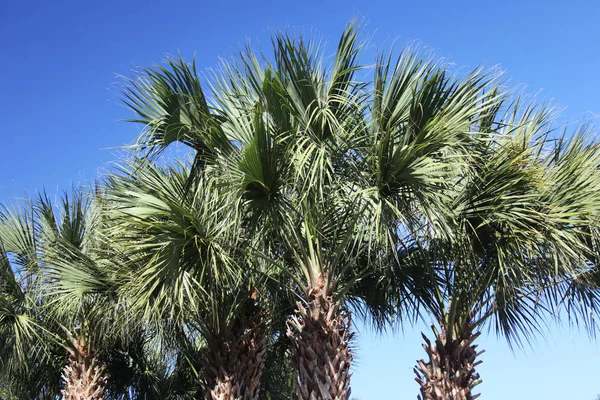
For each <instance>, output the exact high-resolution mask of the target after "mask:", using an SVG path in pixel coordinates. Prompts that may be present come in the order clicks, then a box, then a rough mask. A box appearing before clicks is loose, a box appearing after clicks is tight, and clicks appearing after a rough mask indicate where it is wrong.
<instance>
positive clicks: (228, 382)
mask: <svg viewBox="0 0 600 400" xmlns="http://www.w3.org/2000/svg"><path fill="white" fill-rule="evenodd" d="M218 353H219V354H218V359H216V360H215V362H214V363H213V365H219V367H218V368H210V369H209V370H208V371H207V376H206V378H207V388H206V390H205V393H204V398H205V399H206V400H258V399H259V395H260V381H261V378H262V374H263V371H264V364H265V357H266V353H267V336H266V333H265V330H264V327H262V326H256V327H254V329H252V330H248V331H246V332H245V333H244V334H242V335H240V336H239V337H237V338H236V339H233V340H229V341H226V342H224V343H223V344H222V345H221V346H220V349H219V350H218Z"/></svg>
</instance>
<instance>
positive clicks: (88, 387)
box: [62, 338, 108, 400]
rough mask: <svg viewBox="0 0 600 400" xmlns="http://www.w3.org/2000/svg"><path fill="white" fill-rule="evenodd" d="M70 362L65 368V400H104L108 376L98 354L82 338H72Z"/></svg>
mask: <svg viewBox="0 0 600 400" xmlns="http://www.w3.org/2000/svg"><path fill="white" fill-rule="evenodd" d="M67 351H68V352H69V363H68V364H67V366H66V367H65V368H64V370H63V375H62V379H63V382H64V388H63V390H62V395H63V399H64V400H102V399H103V398H104V390H105V388H106V382H107V380H108V377H107V376H106V374H105V373H104V366H103V365H102V363H101V362H100V360H99V359H98V354H97V353H96V352H95V351H94V350H92V349H91V348H90V346H89V345H86V344H85V343H84V341H83V340H81V339H73V338H71V346H69V347H67Z"/></svg>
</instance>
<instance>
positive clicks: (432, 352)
mask: <svg viewBox="0 0 600 400" xmlns="http://www.w3.org/2000/svg"><path fill="white" fill-rule="evenodd" d="M432 328H433V331H434V334H435V341H434V342H433V343H432V342H431V341H430V340H429V339H428V338H427V337H426V336H425V335H424V334H422V335H423V339H425V342H426V343H427V344H423V348H424V349H425V351H426V352H427V355H428V356H429V362H427V363H426V362H425V361H424V360H420V361H418V362H417V366H416V368H415V370H414V371H415V373H416V374H417V378H415V380H416V381H417V382H418V383H419V385H421V395H420V396H419V399H420V400H473V399H476V398H477V397H479V394H475V395H474V394H472V393H471V392H472V390H473V388H474V387H475V386H477V385H478V384H479V383H481V379H479V374H478V373H477V372H475V367H476V366H477V365H479V364H481V361H475V360H476V358H477V357H478V356H479V355H480V354H481V353H483V351H481V352H479V353H478V352H477V351H476V348H477V345H473V342H474V341H475V339H477V337H478V336H479V332H477V333H473V327H472V326H471V325H470V324H466V325H465V326H464V327H463V328H462V329H461V330H460V332H459V334H458V335H453V336H452V339H451V340H448V338H447V335H446V330H445V328H444V327H443V325H442V331H441V332H438V331H437V330H436V329H435V327H432Z"/></svg>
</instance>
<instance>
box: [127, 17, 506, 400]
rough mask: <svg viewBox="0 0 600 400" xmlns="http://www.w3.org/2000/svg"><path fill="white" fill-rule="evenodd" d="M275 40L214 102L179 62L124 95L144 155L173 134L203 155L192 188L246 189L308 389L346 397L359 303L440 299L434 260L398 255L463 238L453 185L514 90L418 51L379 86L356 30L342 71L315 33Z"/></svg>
mask: <svg viewBox="0 0 600 400" xmlns="http://www.w3.org/2000/svg"><path fill="white" fill-rule="evenodd" d="M273 45H274V50H275V52H274V57H273V63H269V62H267V61H264V62H263V61H260V58H259V57H258V56H256V55H255V54H254V53H253V52H252V51H250V50H249V51H247V52H244V53H242V55H241V58H240V60H239V62H236V63H232V64H225V65H224V66H223V69H222V73H221V74H216V75H215V76H214V77H213V79H211V81H210V83H209V85H210V87H211V96H210V97H209V98H208V97H207V96H205V94H204V92H203V90H202V88H201V85H200V79H199V78H198V76H197V73H196V70H195V66H194V65H191V66H190V65H188V64H186V63H185V62H184V61H182V60H180V61H170V62H169V67H170V69H166V68H150V69H146V70H144V72H143V74H142V76H141V77H139V78H137V79H132V80H130V81H129V86H128V88H127V89H126V92H125V95H126V103H127V104H128V105H129V106H130V108H131V109H132V110H133V111H134V112H135V114H136V115H137V118H136V121H137V122H141V123H143V124H144V125H145V126H146V129H145V131H144V132H143V134H142V135H141V136H140V138H139V140H138V143H137V149H138V151H139V150H142V151H143V152H146V153H147V154H150V155H152V154H156V153H157V152H160V151H162V150H163V149H164V148H166V147H167V146H169V145H170V144H171V143H173V142H175V141H179V142H181V143H184V144H186V145H188V146H190V147H191V148H192V149H193V150H195V158H194V162H193V165H192V173H191V179H190V180H189V181H188V186H189V187H194V185H198V182H201V183H202V184H206V182H207V177H210V179H209V181H212V182H215V184H214V186H213V187H212V188H211V190H212V191H213V192H212V193H213V197H215V198H220V197H232V198H233V199H234V200H235V202H234V203H235V204H236V207H235V210H236V211H235V212H236V214H235V216H234V218H236V220H237V221H239V222H238V223H239V224H240V226H241V227H242V229H243V232H244V234H245V235H247V237H248V238H252V239H251V242H252V243H253V245H252V246H253V247H254V250H255V251H254V252H253V254H254V255H255V256H256V254H260V255H261V257H265V258H266V259H269V260H271V262H272V263H273V265H276V268H275V269H276V277H277V278H273V277H271V278H270V279H281V282H282V283H281V288H282V289H285V290H286V291H288V292H289V293H291V294H293V295H294V296H296V298H297V307H296V310H295V312H294V313H293V315H292V316H291V317H290V319H289V323H288V327H289V330H288V336H289V338H290V339H291V343H292V347H293V355H292V362H293V365H294V366H295V369H296V374H297V380H296V386H297V392H298V396H299V398H303V399H304V398H322V399H348V398H349V396H350V384H349V382H350V370H349V366H350V364H351V361H352V352H351V351H350V347H349V344H350V340H351V338H352V333H351V331H350V313H349V307H350V306H358V308H359V309H363V310H367V311H369V312H370V315H371V316H375V317H377V318H383V319H385V317H386V315H387V312H388V311H395V312H397V311H398V310H400V309H403V308H405V306H406V305H407V304H416V302H414V301H411V296H410V294H411V293H412V294H415V293H418V295H419V296H421V295H423V296H425V295H428V293H429V291H428V290H427V289H425V284H426V283H427V282H426V281H420V280H419V279H421V278H420V277H425V275H426V274H424V273H421V272H420V271H424V270H425V269H424V268H420V269H419V268H412V269H411V268H407V267H406V266H404V265H403V264H402V262H401V257H400V256H399V254H401V253H402V252H403V251H404V250H405V248H407V247H409V246H412V245H413V244H414V243H417V239H418V238H419V237H421V236H423V235H424V232H428V230H430V229H434V230H435V231H436V232H437V233H438V234H441V235H442V236H444V235H447V236H451V234H452V228H453V227H454V225H453V224H450V223H448V222H447V221H448V219H447V218H446V217H445V215H446V214H448V213H451V211H452V210H451V209H450V204H449V203H448V201H447V197H448V195H447V192H448V190H449V188H450V187H451V186H452V185H453V184H454V181H455V180H456V179H457V178H458V176H459V173H460V171H461V166H465V165H468V162H469V160H470V155H469V147H470V145H471V143H472V142H473V141H476V138H475V135H473V134H472V133H473V132H472V130H473V127H475V126H477V124H478V122H479V121H480V120H481V119H482V118H484V116H485V115H486V112H487V111H488V110H491V109H494V107H496V105H497V104H498V103H499V102H500V101H501V96H500V95H496V94H494V93H497V91H496V90H495V88H496V84H495V83H494V82H495V76H494V75H492V74H489V73H485V72H482V71H481V70H476V71H473V72H472V73H470V74H468V75H467V76H466V77H464V78H459V77H457V76H454V75H452V74H450V73H449V72H448V70H447V68H446V67H445V66H444V65H441V64H439V63H437V62H435V61H431V60H430V59H428V58H426V57H421V56H419V55H418V54H417V53H416V52H414V51H411V50H410V49H409V50H406V51H405V52H403V54H402V55H401V56H400V57H399V58H398V59H397V60H396V61H395V62H394V61H392V59H391V57H384V56H382V57H380V58H378V60H377V62H376V66H375V70H374V79H373V80H372V81H370V80H366V81H365V80H359V79H356V76H357V71H359V70H361V69H363V66H362V65H361V64H360V63H359V61H358V56H359V53H360V49H361V45H360V43H359V41H358V30H357V29H356V27H355V26H354V25H350V26H349V27H348V28H347V29H346V30H345V31H344V33H343V34H342V37H341V39H340V42H339V45H338V47H337V50H336V54H335V57H334V58H333V60H332V63H331V67H330V68H325V67H324V61H323V60H324V59H323V56H322V49H321V48H319V47H318V46H316V45H315V43H313V42H306V41H304V40H303V39H298V40H295V39H293V38H291V37H290V36H288V35H285V34H283V35H275V36H274V38H273ZM490 93H491V94H490ZM390 266H394V268H390ZM408 271H412V272H415V274H416V275H412V274H410V273H407V272H408ZM379 287H387V288H390V287H393V289H394V290H391V291H388V292H386V293H389V295H384V296H380V295H378V294H377V292H378V288H379Z"/></svg>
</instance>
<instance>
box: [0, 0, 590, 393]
mask: <svg viewBox="0 0 600 400" xmlns="http://www.w3.org/2000/svg"><path fill="white" fill-rule="evenodd" d="M367 3H368V4H367ZM353 17H361V18H364V19H365V20H366V21H367V24H366V27H365V33H367V34H369V35H373V38H372V44H373V45H374V46H375V47H377V48H380V49H388V48H389V47H390V46H391V44H392V43H393V42H394V40H395V39H397V40H396V43H397V45H399V46H401V45H403V44H405V43H406V42H407V41H410V40H417V41H419V42H420V43H422V44H424V45H426V46H428V47H429V48H433V49H435V50H436V54H437V55H439V56H443V57H446V58H447V59H449V60H450V61H452V62H454V63H455V64H457V65H458V66H468V67H475V66H477V65H479V64H481V63H484V64H485V65H488V66H493V65H496V64H499V65H501V66H502V68H504V69H506V70H507V76H508V77H510V79H511V82H512V83H514V84H515V85H516V84H521V85H526V88H527V92H528V93H531V94H535V93H538V92H539V91H541V92H540V93H539V94H538V96H540V98H542V99H555V101H554V104H555V105H558V106H560V107H566V109H565V110H564V111H563V112H562V117H561V118H562V119H561V121H562V123H568V122H577V121H586V120H589V119H591V118H593V117H594V115H600V96H599V95H598V94H599V93H600V51H599V50H600V24H599V23H600V2H598V1H597V0H590V1H580V0H574V1H569V2H566V1H556V0H549V1H537V0H530V1H513V0H508V1H481V0H479V1H464V0H455V1H428V2H417V1H406V2H402V1H371V2H365V1H354V0H345V1H329V2H325V4H321V2H317V1H313V0H305V1H297V2H286V1H260V0H257V1H251V2H250V1H247V2H225V1H222V2H202V1H189V2H178V1H173V2H166V1H160V2H158V1H143V2H142V1H126V0H125V1H118V2H117V1H110V0H108V1H96V2H86V1H56V2H46V1H41V0H38V1H36V2H33V1H27V0H18V1H17V0H3V2H2V7H0V59H1V62H0V138H1V141H0V201H7V200H9V199H13V198H17V197H21V196H23V195H32V194H34V193H36V191H37V190H40V189H42V188H44V187H45V188H46V189H47V190H48V191H49V192H50V193H55V192H56V191H57V190H61V189H64V188H67V187H68V186H69V184H70V183H79V182H83V183H90V181H92V180H93V179H94V177H95V176H97V173H98V171H99V170H102V169H103V168H105V166H106V165H107V163H109V162H110V161H112V160H115V159H116V150H114V149H113V150H111V148H115V147H118V146H120V145H123V144H127V143H130V142H131V141H132V140H133V139H134V137H135V136H136V134H137V133H138V132H139V129H140V127H136V126H134V125H132V124H125V123H122V122H118V120H120V119H123V118H128V117H130V114H129V113H128V111H127V110H126V109H125V108H123V107H122V106H120V104H119V87H118V85H116V84H115V83H116V82H118V80H117V79H116V78H115V76H116V74H128V73H129V71H130V70H132V69H134V68H135V67H136V66H139V65H144V66H145V65H149V64H151V63H155V62H160V61H162V60H163V59H164V55H165V53H171V54H177V53H178V52H180V53H181V54H182V55H183V56H184V57H186V58H188V59H191V57H192V55H193V54H194V53H196V55H197V64H198V66H199V67H200V68H209V67H213V66H215V65H216V63H217V59H218V57H229V56H231V55H232V54H233V53H234V52H235V51H236V50H237V49H239V48H240V47H241V45H243V44H244V42H245V40H246V39H251V40H252V41H253V42H254V43H258V44H259V46H260V47H262V48H263V49H268V44H269V41H268V35H269V31H270V30H272V29H274V28H277V27H283V26H292V27H296V28H298V29H300V30H303V31H305V32H310V31H312V32H315V33H317V34H319V35H321V36H323V37H324V38H325V39H326V40H328V41H329V42H332V43H335V42H336V41H337V38H338V35H339V33H340V31H341V29H342V28H343V26H344V24H345V23H346V22H347V21H348V20H349V19H350V18H353ZM424 328H425V327H424V326H417V327H414V328H413V327H410V326H406V327H405V332H404V334H402V333H400V334H396V335H392V334H388V335H385V336H383V337H377V336H376V335H373V334H372V333H370V332H369V331H368V330H365V329H361V334H360V335H359V337H358V340H357V347H358V349H357V362H356V364H355V367H354V371H355V372H354V377H353V394H354V395H355V396H357V397H358V398H360V399H361V400H371V399H404V398H407V399H414V398H416V395H417V392H418V387H417V384H416V383H415V382H414V381H413V377H414V375H413V373H412V367H413V364H414V361H415V360H416V359H417V358H421V357H422V356H423V354H424V353H423V350H422V349H421V347H420V342H421V340H420V336H419V333H418V331H419V329H424ZM546 336H547V338H546V339H545V340H542V339H540V341H539V342H538V343H537V344H536V345H535V346H534V348H533V350H531V349H530V350H527V351H526V353H523V352H517V353H514V354H513V353H511V352H510V350H509V349H508V347H507V346H506V345H505V344H504V343H503V341H502V340H497V339H496V338H495V337H494V335H493V334H490V335H482V338H481V341H480V344H481V347H483V348H485V349H487V352H486V353H485V354H484V355H483V359H484V363H483V364H482V365H481V366H480V368H479V371H480V373H481V375H482V378H483V379H484V383H483V384H482V385H480V390H481V391H482V393H483V394H482V398H483V399H488V400H496V399H498V400H499V399H523V400H525V399H544V400H563V399H577V400H592V399H594V398H595V396H596V395H597V394H599V393H600V380H598V360H600V350H599V347H598V345H597V344H596V343H595V342H594V341H592V340H589V339H588V338H587V336H586V335H585V334H582V333H579V332H577V331H572V330H571V329H569V328H562V329H558V328H551V329H550V330H549V331H548V332H547V335H546Z"/></svg>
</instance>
